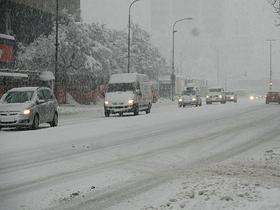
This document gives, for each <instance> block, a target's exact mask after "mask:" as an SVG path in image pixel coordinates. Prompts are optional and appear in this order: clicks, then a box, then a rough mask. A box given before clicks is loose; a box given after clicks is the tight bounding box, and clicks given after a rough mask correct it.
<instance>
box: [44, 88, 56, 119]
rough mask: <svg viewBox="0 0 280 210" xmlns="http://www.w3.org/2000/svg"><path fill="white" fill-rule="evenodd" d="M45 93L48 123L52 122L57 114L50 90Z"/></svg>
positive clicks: (45, 90)
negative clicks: (55, 113)
mask: <svg viewBox="0 0 280 210" xmlns="http://www.w3.org/2000/svg"><path fill="white" fill-rule="evenodd" d="M43 93H44V97H45V99H46V106H45V113H46V122H50V121H52V119H53V116H54V112H55V105H54V97H53V95H52V93H51V91H50V90H49V89H43Z"/></svg>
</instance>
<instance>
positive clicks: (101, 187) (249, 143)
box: [0, 100, 280, 210]
mask: <svg viewBox="0 0 280 210" xmlns="http://www.w3.org/2000/svg"><path fill="white" fill-rule="evenodd" d="M279 122H280V106H279V105H278V104H270V105H266V104H264V103H263V102H258V101H256V102H251V101H247V100H241V102H240V103H237V104H234V103H229V104H226V105H218V104H217V105H208V106H206V105H204V106H202V107H199V108H195V107H189V108H184V109H179V108H178V107H177V105H176V104H175V103H162V104H156V105H155V106H154V107H153V109H152V113H151V114H149V115H146V114H140V115H139V116H124V117H118V116H113V117H110V118H105V117H103V110H102V109H98V108H97V109H94V110H88V111H86V112H81V113H80V114H79V113H76V114H72V115H63V116H61V120H60V125H59V127H56V128H49V127H45V126H42V127H41V129H39V130H36V131H29V130H27V131H24V130H20V131H13V130H10V131H8V130H7V131H0V209H1V210H2V209H3V210H9V209H11V210H17V209H20V210H23V209H30V210H33V209H34V210H38V209H73V210H75V209H79V210H80V209H97V210H100V209H121V210H124V209H130V210H131V209H145V210H146V209H171V208H172V209H184V208H185V209H190V208H192V209H207V208H208V209H219V208H222V207H223V206H225V208H227V207H229V206H230V208H241V209H242V207H244V208H249V207H250V208H252V209H255V207H256V206H254V205H251V203H250V202H251V201H250V200H249V199H247V200H246V199H244V196H243V197H242V196H241V197H239V198H240V199H239V200H238V199H237V198H235V197H234V195H231V197H229V195H224V194H226V192H228V189H227V188H229V189H232V188H233V184H232V183H234V184H235V185H234V186H237V191H238V193H240V192H242V189H243V190H244V188H242V185H241V184H242V183H243V182H240V183H241V184H240V183H239V181H238V180H237V178H236V177H239V176H240V177H241V176H242V177H245V178H246V179H245V180H248V182H246V184H247V185H246V186H247V187H251V184H252V183H250V180H251V179H253V178H256V177H257V178H258V177H259V179H258V182H259V181H260V180H261V181H260V182H261V184H260V185H261V186H260V185H258V186H260V187H263V188H264V190H262V192H263V193H262V194H257V193H255V194H254V193H252V195H255V196H256V198H258V199H256V201H255V203H257V202H261V201H262V204H264V201H267V199H266V198H265V195H271V196H270V199H271V200H269V202H268V201H267V203H268V204H267V205H271V204H273V205H274V206H273V208H272V209H279V208H280V190H279V189H280V167H279V166H278V165H279V164H278V163H280V129H279V125H280V123H279ZM278 150H279V156H277V155H278V153H277V152H278ZM271 151H272V152H271ZM272 154H273V155H272ZM262 155H264V156H263V157H268V155H271V156H269V157H270V158H271V160H272V163H271V164H274V165H272V166H273V167H272V166H271V170H272V171H273V172H271V173H270V174H266V173H259V174H257V175H256V174H254V170H253V169H252V170H250V173H251V174H250V173H246V172H244V173H243V172H242V173H241V171H243V170H241V168H242V167H241V166H239V165H242V166H243V167H244V168H245V169H247V168H248V167H249V166H248V167H247V165H246V164H247V163H248V165H252V164H253V163H252V162H250V161H249V162H250V163H249V162H248V161H247V162H246V161H245V160H258V161H256V163H255V162H254V164H255V165H256V167H255V168H258V167H261V166H263V165H266V164H270V163H266V162H265V163H263V162H262V160H261V158H262ZM277 158H278V159H277ZM275 160H276V162H275ZM273 161H274V162H273ZM277 161H279V162H277ZM237 163H238V164H237ZM237 165H238V166H237ZM236 168H238V169H236ZM261 169H264V170H265V168H261ZM237 171H238V172H237ZM245 171H246V170H245ZM252 171H253V172H252ZM257 171H259V168H258V170H257ZM265 171H267V170H265ZM216 173H217V175H219V176H214V175H213V174H216ZM231 173H232V174H233V175H234V176H231V177H227V178H225V176H224V175H225V174H226V175H227V176H230V174H231ZM277 173H278V174H277ZM228 174H229V175H228ZM271 174H274V175H275V176H272V175H271ZM255 175H256V176H255ZM269 175H271V177H269ZM251 176H252V177H251ZM209 177H211V179H209ZM221 179H222V180H223V182H222V183H223V184H221V182H219V180H221ZM202 180H204V181H205V180H206V181H205V183H206V184H204V183H202ZM207 180H208V181H207ZM227 181H228V182H227ZM243 181H244V180H243ZM211 183H216V185H220V186H223V190H222V189H216V188H215V193H214V194H215V195H219V193H220V194H221V195H220V196H221V198H220V199H217V198H216V197H213V199H212V197H211V196H210V195H207V198H208V199H207V200H205V199H201V198H202V197H203V196H204V195H206V194H207V193H206V192H204V191H202V193H201V189H200V188H199V187H200V186H202V187H201V188H203V189H204V190H205V188H206V190H207V192H208V193H209V191H210V190H213V189H214V187H213V186H214V185H215V184H213V186H212V187H208V188H207V187H205V186H206V185H207V184H211ZM217 183H218V184H217ZM225 183H228V184H225ZM238 183H239V184H240V185H238ZM254 186H255V185H254ZM271 186H274V187H271ZM180 187H181V188H182V189H181V188H180ZM190 187H191V188H192V190H191V191H186V190H189V188H190ZM250 189H251V188H250ZM195 190H197V191H199V192H197V193H196V192H195ZM184 192H187V194H188V196H182V194H184ZM192 193H193V195H192ZM185 194H186V193H185ZM189 194H190V196H189ZM233 194H234V193H233ZM272 195H273V196H272ZM226 196H228V197H226ZM245 197H246V196H245ZM247 197H249V196H247ZM247 197H246V198H247ZM190 198H191V200H190ZM215 199H216V200H215ZM242 199H243V200H242ZM243 201H244V202H243ZM252 202H253V201H252ZM277 202H278V203H277ZM266 207H267V206H266ZM268 209H270V208H268Z"/></svg>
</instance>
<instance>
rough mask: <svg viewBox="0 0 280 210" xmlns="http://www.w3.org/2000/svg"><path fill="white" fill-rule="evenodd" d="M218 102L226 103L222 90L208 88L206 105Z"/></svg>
mask: <svg viewBox="0 0 280 210" xmlns="http://www.w3.org/2000/svg"><path fill="white" fill-rule="evenodd" d="M214 102H218V103H221V104H225V103H226V95H225V92H224V89H223V88H210V89H209V90H208V94H207V96H206V104H212V103H214Z"/></svg>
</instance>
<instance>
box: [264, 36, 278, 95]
mask: <svg viewBox="0 0 280 210" xmlns="http://www.w3.org/2000/svg"><path fill="white" fill-rule="evenodd" d="M266 41H268V42H269V51H270V52H269V91H271V90H272V42H275V41H276V40H275V39H268V40H266Z"/></svg>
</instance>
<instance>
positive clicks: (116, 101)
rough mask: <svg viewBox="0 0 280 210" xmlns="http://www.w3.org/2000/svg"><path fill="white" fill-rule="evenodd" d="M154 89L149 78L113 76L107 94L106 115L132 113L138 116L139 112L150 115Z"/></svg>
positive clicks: (131, 75)
mask: <svg viewBox="0 0 280 210" xmlns="http://www.w3.org/2000/svg"><path fill="white" fill-rule="evenodd" d="M152 99H153V97H152V88H151V83H150V82H149V79H148V76H147V75H144V74H137V73H123V74H113V75H112V76H111V78H110V80H109V84H108V89H107V91H106V94H105V102H104V114H105V117H109V116H110V114H116V113H118V114H119V115H120V116H122V115H123V113H129V112H132V113H134V115H138V114H139V111H145V112H146V113H147V114H148V113H150V111H151V108H152Z"/></svg>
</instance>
